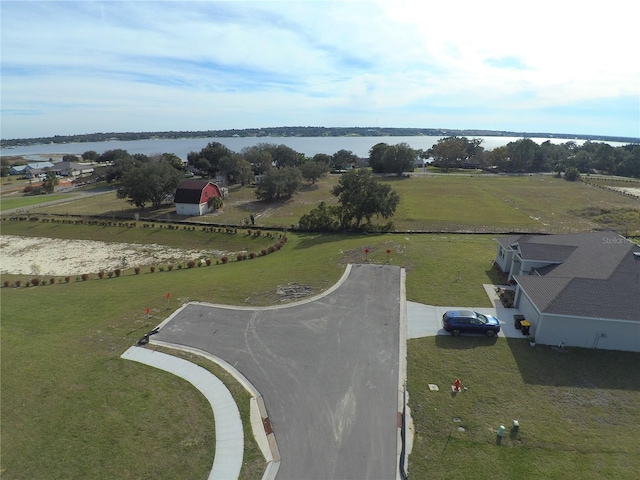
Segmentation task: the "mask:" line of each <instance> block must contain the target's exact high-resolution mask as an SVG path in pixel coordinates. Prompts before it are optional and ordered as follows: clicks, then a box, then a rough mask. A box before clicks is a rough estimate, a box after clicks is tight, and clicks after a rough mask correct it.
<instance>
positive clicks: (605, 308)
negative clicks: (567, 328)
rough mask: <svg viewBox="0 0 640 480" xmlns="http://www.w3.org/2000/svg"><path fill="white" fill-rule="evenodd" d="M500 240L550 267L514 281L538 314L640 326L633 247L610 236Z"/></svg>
mask: <svg viewBox="0 0 640 480" xmlns="http://www.w3.org/2000/svg"><path fill="white" fill-rule="evenodd" d="M503 238H506V240H505V242H507V241H508V242H511V243H509V244H508V245H513V244H514V243H516V242H517V243H518V246H519V249H520V254H521V256H522V258H523V259H525V260H538V261H548V262H549V263H550V264H551V265H548V266H546V267H541V268H537V269H536V270H535V273H534V274H532V275H518V276H516V277H515V279H516V281H517V282H518V284H519V285H520V286H521V288H522V289H523V290H524V291H525V292H526V294H527V295H528V296H529V298H531V300H532V301H533V302H534V303H535V304H536V306H537V307H538V309H540V311H541V312H545V313H552V314H557V315H571V316H581V317H592V318H616V319H622V320H632V321H640V255H639V256H636V255H634V252H638V253H639V254H640V246H638V245H637V244H635V243H633V242H631V241H629V240H627V239H625V238H624V237H621V236H620V235H618V234H616V233H615V232H610V231H604V232H591V233H580V234H570V235H537V236H529V237H526V238H525V237H522V236H521V237H519V238H518V239H516V240H515V241H513V238H511V237H503ZM499 241H500V240H499ZM500 244H501V245H503V246H504V243H503V242H500Z"/></svg>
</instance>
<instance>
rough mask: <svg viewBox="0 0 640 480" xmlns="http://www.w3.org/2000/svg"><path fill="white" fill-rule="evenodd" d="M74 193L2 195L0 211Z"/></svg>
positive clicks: (49, 200) (70, 195)
mask: <svg viewBox="0 0 640 480" xmlns="http://www.w3.org/2000/svg"><path fill="white" fill-rule="evenodd" d="M75 196H76V195H74V194H65V193H59V194H51V195H31V196H26V197H9V198H8V197H2V199H1V200H0V209H1V211H3V212H4V211H6V210H13V209H14V208H25V207H30V206H32V205H37V204H40V203H44V202H52V201H55V200H62V199H65V198H69V199H71V198H73V197H75Z"/></svg>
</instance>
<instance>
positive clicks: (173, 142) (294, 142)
mask: <svg viewBox="0 0 640 480" xmlns="http://www.w3.org/2000/svg"><path fill="white" fill-rule="evenodd" d="M440 138H443V137H428V136H413V137H230V138H217V137H216V138H181V139H159V140H131V141H118V140H114V141H109V142H85V143H65V144H46V145H30V146H24V147H16V148H6V149H2V150H1V151H0V155H2V156H9V155H25V156H29V157H30V158H32V159H33V160H42V159H45V160H46V159H47V158H48V155H51V154H67V153H69V154H78V155H79V154H82V153H83V152H86V151H88V150H95V151H96V152H98V153H103V152H105V151H107V150H114V149H117V148H121V149H123V150H126V151H127V152H129V153H131V154H133V153H144V154H145V155H153V154H157V153H174V154H176V155H177V156H179V157H180V158H182V159H184V160H186V158H187V154H188V153H189V152H191V151H200V150H201V149H202V148H204V147H205V146H206V145H207V144H208V143H209V142H220V143H222V144H223V145H225V146H226V147H227V148H229V149H231V150H233V151H234V152H238V153H239V152H240V151H241V150H242V149H243V148H245V147H251V146H254V145H257V144H258V143H274V144H278V145H279V144H284V145H287V146H289V147H291V148H293V149H294V150H296V151H297V152H301V153H304V154H305V155H307V156H309V157H312V156H313V155H315V154H316V153H326V154H329V155H333V154H334V153H336V152H337V151H338V150H343V149H344V150H350V151H352V152H353V153H355V154H356V155H358V156H359V157H368V156H369V149H370V148H371V147H373V146H374V145H375V144H377V143H381V142H383V143H387V144H389V145H395V144H398V143H401V142H405V143H407V144H409V145H410V146H411V147H412V148H415V149H423V150H427V149H429V148H431V147H432V146H433V145H434V144H435V143H437V142H438V140H439V139H440ZM468 138H481V139H482V140H483V142H482V146H483V147H484V148H485V149H487V150H493V149H494V148H496V147H500V146H503V145H506V144H507V143H509V142H513V141H516V140H519V139H520V137H468ZM532 140H533V141H535V142H536V143H542V142H545V141H547V140H549V141H551V142H552V143H558V144H559V143H565V142H568V141H569V140H567V139H560V138H532ZM575 142H576V143H577V144H579V145H581V144H582V143H584V140H575ZM607 143H609V144H610V145H611V146H614V147H615V146H618V145H624V144H623V143H618V142H607Z"/></svg>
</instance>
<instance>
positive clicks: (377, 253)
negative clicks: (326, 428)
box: [0, 176, 640, 479]
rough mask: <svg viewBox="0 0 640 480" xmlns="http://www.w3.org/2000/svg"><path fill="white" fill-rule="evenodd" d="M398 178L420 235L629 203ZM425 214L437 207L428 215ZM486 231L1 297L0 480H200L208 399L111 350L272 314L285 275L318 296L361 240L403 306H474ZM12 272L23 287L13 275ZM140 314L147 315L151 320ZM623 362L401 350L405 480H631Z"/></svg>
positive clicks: (521, 347)
mask: <svg viewBox="0 0 640 480" xmlns="http://www.w3.org/2000/svg"><path fill="white" fill-rule="evenodd" d="M415 180H416V181H415V182H414V178H411V179H407V180H397V179H389V180H386V181H389V182H393V184H394V188H397V189H398V191H400V193H401V195H403V196H404V198H405V200H404V202H405V204H404V205H402V206H401V209H400V211H399V217H398V218H397V219H395V221H396V223H398V222H400V221H402V222H407V224H411V223H412V222H422V219H421V217H420V214H419V212H420V210H419V208H420V205H422V200H421V199H417V198H416V197H418V196H419V195H421V192H424V198H425V199H426V202H425V205H426V207H425V209H424V212H425V213H424V214H423V217H425V218H427V217H428V218H429V220H428V223H429V224H432V225H435V224H436V221H437V218H440V221H447V216H449V218H450V219H452V220H451V221H452V222H457V221H458V217H460V218H463V219H464V222H465V225H467V226H474V225H476V226H481V225H487V224H488V223H487V220H488V219H492V218H494V217H495V218H500V217H501V216H502V215H504V216H505V218H512V219H513V221H514V225H516V224H518V225H521V226H523V227H524V226H525V225H526V224H527V222H540V224H542V223H544V222H546V221H547V219H553V218H555V217H557V218H561V219H565V220H566V223H562V222H561V223H560V227H562V228H565V227H566V226H567V225H571V228H577V226H578V225H581V224H582V225H586V224H590V223H589V222H588V221H587V220H585V219H584V218H581V217H579V216H576V215H573V214H571V213H569V212H570V211H571V210H575V209H576V208H584V207H588V206H590V205H593V204H596V203H598V202H605V204H611V205H621V206H623V207H624V206H625V205H627V204H626V203H625V202H628V201H630V200H629V199H628V198H626V197H623V196H619V195H616V194H613V193H611V192H605V191H601V190H597V189H592V187H588V186H584V185H581V184H577V183H576V184H569V183H568V182H564V181H563V180H562V181H559V180H557V179H552V178H551V177H549V178H548V179H547V178H546V177H540V178H535V177H517V178H516V177H513V178H512V177H508V178H504V179H503V178H498V177H491V178H477V179H476V178H475V177H455V176H448V177H446V178H445V179H444V180H440V179H439V178H430V177H429V178H424V179H418V178H416V179H415ZM434 180H435V182H434ZM464 180H468V183H466V184H464V183H463V184H464V185H466V186H467V187H468V189H469V192H470V193H469V194H468V195H467V194H464V196H463V195H461V196H460V199H456V200H452V201H451V202H449V203H446V202H443V201H442V198H441V195H442V192H446V191H447V188H450V187H452V186H455V185H457V182H464ZM503 180H505V182H504V183H501V182H502V181H503ZM437 182H443V185H440V184H438V183H437ZM447 182H448V183H447ZM481 182H484V183H481ZM329 187H330V185H325V186H320V187H318V189H313V191H310V192H304V193H303V194H302V195H309V198H311V197H310V196H311V195H314V197H313V202H315V201H318V199H319V198H321V197H322V196H323V195H325V193H326V192H325V193H322V190H321V189H325V190H326V189H328V188H329ZM445 187H446V188H445ZM506 192H511V193H509V194H508V195H507V193H506ZM594 192H595V193H594ZM237 193H238V195H240V192H237ZM248 193H249V190H248V189H247V190H246V191H245V193H242V194H243V195H244V194H247V195H248ZM516 193H517V195H516ZM601 195H602V196H601ZM106 197H108V196H106ZM501 198H507V200H504V201H502V200H500V199H501ZM462 199H464V200H462ZM100 201H105V202H106V201H107V199H106V198H105V199H102V200H101V199H99V198H98V197H94V198H93V199H91V200H90V202H89V203H86V204H83V205H84V206H82V205H80V202H73V203H71V204H68V205H73V204H76V203H77V204H78V205H80V206H78V211H82V208H86V206H87V205H93V206H94V207H92V208H96V209H99V208H100V207H99V202H100ZM120 202H122V201H121V200H120ZM313 202H312V201H309V205H310V204H312V203H313ZM438 202H439V203H438ZM607 202H608V203H607ZM241 203H242V202H240V203H239V204H238V205H236V206H235V207H234V208H235V209H236V213H235V214H237V215H244V212H247V213H246V214H247V216H248V212H249V211H250V210H248V207H244V206H242V204H241ZM580 205H581V207H580ZM627 206H628V205H627ZM283 208H284V207H283ZM286 208H288V209H289V210H286V211H285V210H284V209H283V210H279V209H274V210H272V216H271V217H266V216H265V217H259V218H260V219H261V221H263V220H262V219H263V218H270V219H271V220H269V221H272V222H273V224H274V225H277V224H279V223H278V222H281V223H285V221H286V222H288V221H289V220H290V219H292V218H294V217H295V215H297V214H298V212H299V211H301V210H302V209H303V208H306V206H304V205H302V204H298V205H296V203H295V202H293V203H292V204H291V205H290V206H289V207H286ZM243 209H245V210H243ZM438 209H441V210H443V211H444V212H448V213H446V214H445V213H437V212H435V211H433V212H432V210H438ZM474 209H475V210H474ZM466 210H472V211H474V212H475V214H471V213H469V212H466ZM492 212H498V213H499V215H495V214H494V213H492ZM410 213H411V214H410ZM83 214H88V213H87V212H84V213H83ZM429 215H430V216H429ZM438 216H440V217H438ZM532 216H535V217H538V218H539V219H540V220H535V219H532V218H531V217H532ZM410 217H411V218H414V217H415V218H414V220H409V218H410ZM221 218H223V217H221ZM241 218H242V217H241ZM527 219H529V220H527ZM265 221H266V220H265ZM496 221H497V220H496ZM581 222H582V223H581ZM138 223H139V224H141V223H143V222H138ZM506 225H507V226H508V224H506ZM2 232H3V234H15V235H30V236H42V237H53V238H80V239H97V240H105V239H106V238H108V239H113V238H117V239H118V240H119V241H125V242H137V243H150V242H152V243H161V244H167V245H171V246H181V247H185V248H202V247H203V246H205V247H206V248H216V247H218V248H219V249H221V250H233V249H238V248H245V247H246V246H247V245H249V247H251V248H250V249H251V250H253V248H254V246H255V248H257V247H258V242H264V241H265V239H263V238H260V239H256V238H253V237H249V236H247V235H246V234H245V233H244V232H243V231H240V232H239V233H238V234H237V235H227V234H218V233H210V232H202V230H201V229H196V230H195V231H184V230H168V229H160V228H158V226H155V227H154V228H152V229H145V228H141V227H140V226H139V227H137V228H126V227H98V226H87V225H78V226H76V225H68V224H54V223H45V222H40V221H19V222H18V221H4V222H3V223H2ZM493 237H494V236H493V235H409V234H404V233H399V234H387V235H343V234H333V235H322V234H296V233H289V234H288V239H289V241H288V243H287V244H286V245H285V247H284V248H283V249H282V250H280V251H278V252H275V253H274V254H271V255H268V256H265V257H259V258H256V259H254V260H247V261H242V262H236V261H233V262H231V263H229V264H227V265H215V264H214V265H212V266H210V267H201V268H193V269H182V270H177V269H174V270H173V271H171V272H169V271H165V272H156V273H153V274H151V273H149V272H146V273H143V274H141V275H134V274H133V273H132V272H129V271H128V272H125V275H124V276H122V277H121V278H111V279H107V278H105V279H102V280H99V279H97V277H96V278H94V279H91V280H89V281H87V282H81V281H80V282H76V281H72V282H70V283H69V284H64V283H56V284H54V285H47V286H39V287H20V288H3V289H2V290H1V292H0V293H1V294H2V297H1V301H2V326H1V327H2V335H1V336H0V344H1V348H2V364H1V366H0V367H1V373H2V375H1V377H0V386H1V392H2V414H3V419H2V459H1V462H2V465H1V466H0V472H1V475H2V478H3V479H5V478H6V479H13V478H18V479H22V478H88V477H91V478H122V479H127V478H179V479H182V478H205V477H206V475H207V472H208V470H209V469H210V467H211V463H212V456H213V452H214V448H215V438H214V435H213V415H212V413H211V411H210V408H209V406H208V404H207V402H206V401H205V400H204V399H203V398H202V397H201V395H200V394H199V393H198V392H197V391H196V390H195V389H194V388H192V387H191V386H189V385H188V384H186V382H184V381H182V380H180V379H177V378H175V377H174V376H172V375H169V374H166V373H163V372H160V371H157V370H154V369H151V368H149V367H145V366H143V365H138V364H136V363H134V362H127V361H124V360H121V359H120V358H119V357H120V355H121V354H122V352H124V351H125V350H126V349H127V348H128V347H129V346H130V345H132V344H134V343H135V342H136V340H137V339H138V338H140V337H141V336H142V335H143V334H144V333H145V332H147V331H148V330H149V329H150V328H152V327H154V326H155V325H157V324H158V323H160V322H161V321H162V320H163V319H165V318H166V317H167V316H169V315H170V314H171V313H172V312H173V311H174V310H175V309H176V308H177V307H178V306H180V305H181V304H183V303H184V302H187V301H196V300H197V301H207V302H215V303H226V304H236V305H273V304H279V303H281V301H282V298H281V297H280V296H279V295H278V293H277V287H278V285H285V284H288V283H291V282H296V283H299V284H302V285H309V286H311V287H312V288H313V291H314V293H316V294H317V293H320V292H321V291H324V290H326V289H327V288H328V287H330V286H331V285H333V284H334V283H335V281H336V280H337V279H338V278H339V277H340V276H341V275H342V272H343V271H344V267H345V266H346V264H347V263H359V262H363V261H365V253H364V249H365V248H367V249H369V250H370V253H369V254H368V255H367V256H366V258H367V259H368V260H369V261H371V262H375V263H384V262H386V261H389V262H390V263H392V264H395V265H400V266H402V267H404V268H405V269H406V271H407V285H406V286H407V299H408V300H410V301H417V302H422V303H430V304H436V305H468V306H489V305H490V303H489V300H488V299H487V297H486V295H485V293H484V290H483V288H482V286H481V285H482V284H483V283H491V282H495V281H497V274H496V272H495V270H493V269H492V264H491V260H492V259H493V258H494V256H495V248H496V243H495V241H494V239H493ZM266 241H267V242H268V243H267V245H269V244H271V243H272V240H266ZM253 242H255V243H253ZM261 245H262V244H261ZM387 250H390V252H391V253H390V254H387V253H386V251H387ZM5 278H11V279H15V278H16V276H3V279H5ZM27 279H28V278H26V277H24V278H22V280H23V283H24V281H26V280H27ZM167 292H170V293H171V297H170V300H169V304H167V300H166V293H167ZM146 308H150V309H151V317H152V318H151V319H150V320H148V319H147V316H146V314H145V309H146ZM198 362H199V363H203V362H201V361H200V360H198ZM204 364H205V365H206V364H207V362H204ZM638 365H640V362H638V355H637V354H625V353H615V352H594V351H581V350H571V351H570V352H569V353H568V354H557V353H556V352H552V351H550V350H548V349H545V348H539V347H536V348H534V349H532V348H530V347H529V346H528V344H527V343H526V342H524V341H521V340H513V341H511V340H509V341H506V340H504V339H494V340H490V339H484V338H482V339H481V338H455V339H454V338H451V337H438V338H435V339H434V338H430V339H420V340H412V341H410V342H409V345H408V388H409V394H410V402H411V407H412V410H413V416H414V420H415V424H416V431H417V437H416V444H415V447H414V453H413V454H412V456H411V457H410V473H411V474H412V478H427V477H428V478H454V477H455V478H489V476H491V478H510V477H512V478H575V477H576V476H578V477H581V478H582V477H585V478H634V477H635V475H636V471H637V458H639V457H640V451H639V450H638V445H639V444H638V442H636V441H635V438H634V437H633V433H634V432H633V431H632V430H631V429H632V427H633V426H634V425H635V423H637V418H638V414H640V394H639V393H638V385H637V380H634V379H637V378H640V372H639V371H638ZM208 368H211V369H212V370H215V367H214V366H211V365H208ZM216 371H217V370H216ZM220 375H221V376H222V377H223V378H226V381H227V382H228V384H229V385H230V387H231V389H232V392H233V393H234V395H236V396H237V397H236V398H238V399H239V400H238V401H239V406H240V408H241V413H242V415H243V421H244V424H245V432H247V431H248V430H246V429H247V428H248V411H247V409H248V397H247V396H246V394H245V393H244V391H243V390H242V389H241V388H240V387H238V385H237V384H235V382H234V381H233V380H231V379H229V378H227V377H225V375H224V374H220ZM455 378H461V380H462V382H463V384H465V385H468V386H469V390H468V391H467V392H466V393H465V394H464V395H462V394H460V395H459V396H457V397H455V398H452V397H451V395H450V393H449V392H447V390H446V388H447V385H449V384H450V383H451V382H452V381H453V380H454V379H455ZM634 381H635V384H634V383H633V382H634ZM427 383H436V384H438V385H439V386H440V388H441V391H440V392H438V393H436V394H434V393H433V392H430V391H429V390H428V388H427V386H426V384H427ZM453 417H459V418H461V419H462V422H461V424H460V425H461V426H464V427H465V429H466V431H465V432H458V431H457V426H458V424H454V423H453V422H452V418H453ZM513 419H518V420H520V422H521V425H522V427H521V442H519V443H518V442H516V443H513V442H511V441H510V439H508V440H507V438H505V442H504V444H503V445H501V446H500V447H499V448H498V447H497V446H496V445H495V433H494V431H492V430H491V429H493V430H495V429H497V427H498V426H499V425H500V424H505V425H506V426H507V427H508V426H509V425H510V422H511V420H513ZM276 435H277V432H276ZM247 439H248V443H247V446H246V448H247V462H246V465H245V468H244V469H243V474H242V478H243V479H253V478H260V477H261V475H262V471H263V468H264V465H263V464H262V461H261V460H260V455H259V452H258V451H257V447H256V446H255V444H254V443H252V441H251V436H250V435H247Z"/></svg>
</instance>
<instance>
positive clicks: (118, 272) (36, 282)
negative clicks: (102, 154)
mask: <svg viewBox="0 0 640 480" xmlns="http://www.w3.org/2000/svg"><path fill="white" fill-rule="evenodd" d="M287 241H288V239H287V237H286V236H281V237H280V240H279V241H278V243H275V244H273V245H271V246H270V247H268V248H263V249H262V250H260V255H258V254H257V253H255V252H250V253H245V252H241V253H238V254H236V257H235V259H236V261H238V262H241V261H243V260H250V259H254V258H256V257H258V256H266V255H269V254H270V253H274V252H277V251H278V250H280V249H281V248H282V247H284V245H285V244H286V243H287ZM229 261H230V259H229V257H228V256H226V255H225V256H222V257H220V259H218V260H216V265H221V264H223V265H224V264H227V263H229ZM211 264H212V260H211V259H210V258H203V259H200V260H189V261H187V262H185V263H184V265H183V264H182V263H178V264H177V265H174V264H172V263H169V264H168V265H167V266H166V271H169V272H170V271H172V270H173V269H174V268H177V269H178V270H182V269H183V268H195V267H202V266H204V265H206V266H207V267H209V266H211ZM156 268H157V269H158V271H160V272H164V271H165V267H164V266H160V267H156V266H155V265H150V266H149V273H155V271H156ZM123 273H124V272H123V271H122V269H120V268H116V269H114V270H109V271H104V270H100V271H99V272H98V273H97V274H96V275H97V277H98V279H100V280H102V279H104V278H105V277H107V278H112V277H114V276H115V277H116V278H117V277H120V276H122V275H123ZM133 273H134V274H135V275H139V274H140V273H142V268H141V267H134V268H133ZM72 279H75V281H76V282H79V281H83V282H86V281H87V280H89V279H91V274H89V273H83V274H82V275H77V276H75V277H73V278H72V277H71V276H69V275H67V276H65V277H59V278H58V279H57V282H58V283H71V280H72ZM55 283H56V277H50V278H49V279H48V280H47V279H44V278H40V277H33V278H31V279H30V280H28V281H25V282H24V283H23V281H22V280H13V281H11V280H5V281H4V282H3V286H4V287H5V288H10V287H14V288H18V287H21V286H23V285H24V286H25V287H29V286H32V287H37V286H45V285H54V284H55Z"/></svg>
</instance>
